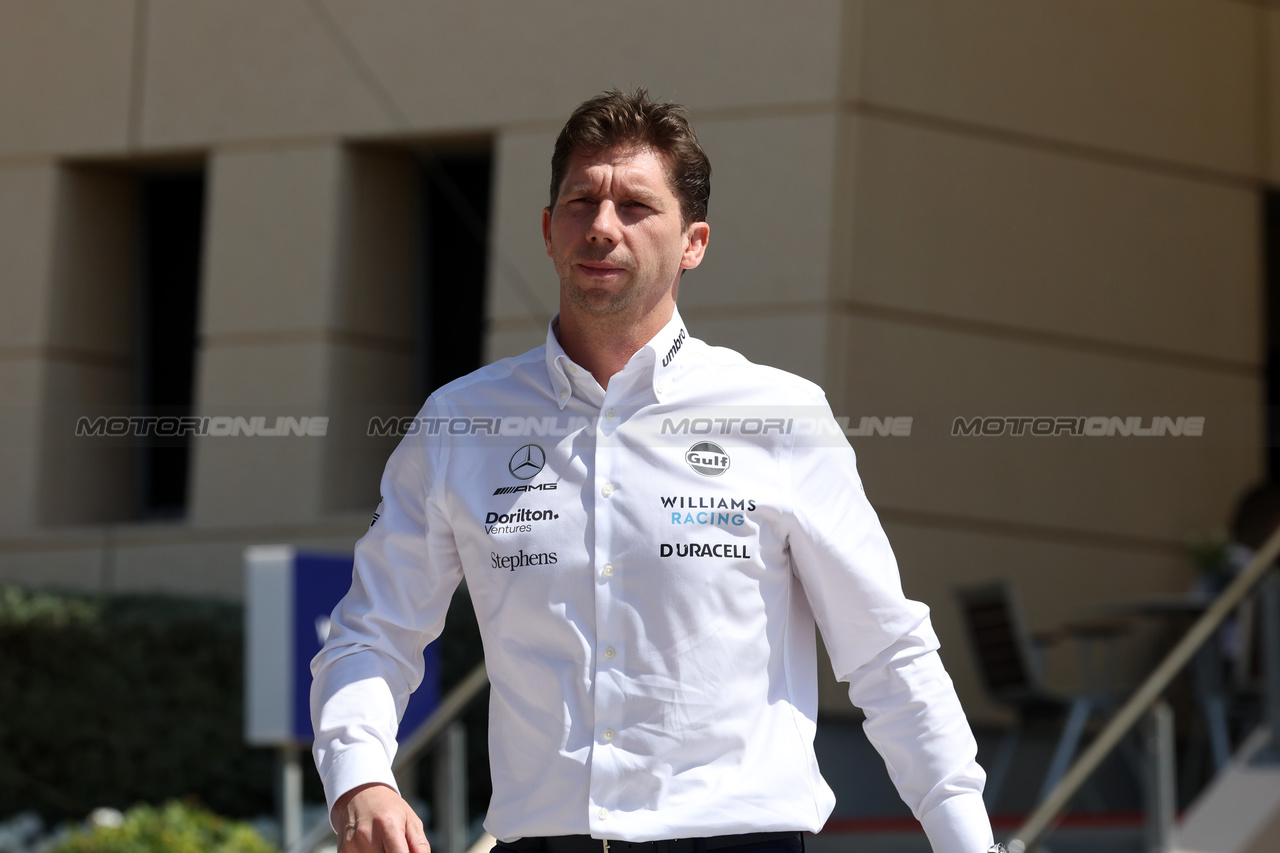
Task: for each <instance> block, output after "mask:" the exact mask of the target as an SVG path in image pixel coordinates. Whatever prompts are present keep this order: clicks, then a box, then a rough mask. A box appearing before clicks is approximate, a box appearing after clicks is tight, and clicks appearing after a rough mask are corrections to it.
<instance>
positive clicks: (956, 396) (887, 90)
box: [0, 0, 1280, 719]
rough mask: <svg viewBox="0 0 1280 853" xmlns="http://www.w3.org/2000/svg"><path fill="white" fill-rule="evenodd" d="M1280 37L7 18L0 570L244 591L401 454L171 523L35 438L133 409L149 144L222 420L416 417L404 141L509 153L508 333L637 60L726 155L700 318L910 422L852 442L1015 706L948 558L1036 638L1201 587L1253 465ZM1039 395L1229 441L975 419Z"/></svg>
mask: <svg viewBox="0 0 1280 853" xmlns="http://www.w3.org/2000/svg"><path fill="white" fill-rule="evenodd" d="M1277 45H1280V11H1278V10H1275V9H1272V8H1271V7H1270V6H1267V5H1265V4H1254V3H1249V2H1241V0H1131V2H1125V3H1117V2H1114V0H1046V2H1039V3H1032V4H1028V3H1025V2H1020V0H846V2H838V0H804V2H793V3H776V2H768V1H767V0H750V2H746V1H745V0H710V1H709V2H702V3H697V4H687V3H680V2H675V0H662V2H656V3H650V4H646V6H645V13H644V14H643V15H638V14H637V13H636V11H635V9H634V7H629V6H626V5H625V4H617V5H609V4H605V5H601V4H586V3H581V2H577V0H574V2H570V1H569V0H556V2H544V3H538V4H530V3H524V2H517V0H501V2H498V0H494V1H493V2H485V3H460V2H442V1H441V2H379V3H343V2H337V0H314V2H304V0H280V2H273V3H268V4H263V3H261V2H257V0H200V1H199V2H173V0H60V2H54V1H53V0H13V2H7V3H4V4H0V286H2V287H3V290H4V294H5V304H6V310H5V311H3V312H0V403H2V404H3V405H4V407H5V414H4V418H3V420H0V478H2V479H3V482H4V484H5V488H4V489H3V491H0V508H2V509H0V531H2V532H0V579H7V580H18V581H21V582H23V583H32V584H44V585H51V586H72V587H105V588H113V589H137V588H160V589H167V590H176V591H182V592H187V593H192V594H211V595H223V596H236V595H238V594H239V591H240V563H239V554H240V549H241V548H243V547H244V546H245V545H247V544H252V543H260V542H275V541H288V542H295V543H299V544H302V545H308V544H309V545H324V546H326V547H334V548H347V547H349V546H350V543H351V542H352V541H353V540H354V538H355V537H356V536H358V535H359V533H360V531H361V530H362V529H363V527H364V524H365V520H366V519H367V515H368V512H369V510H370V509H371V508H372V505H373V503H374V502H376V491H377V477H378V472H379V470H380V467H381V460H382V457H383V455H384V454H385V449H379V448H375V447H371V446H370V445H368V444H363V445H362V444H360V443H359V442H346V441H343V440H341V438H340V437H335V438H334V440H327V443H326V441H316V442H310V443H308V442H303V441H297V442H288V443H280V444H272V445H265V444H254V443H252V442H241V443H225V442H224V443H222V444H218V443H216V442H209V441H206V442H201V443H199V444H198V445H197V447H196V450H195V452H194V455H193V459H192V485H191V500H190V506H189V517H188V519H187V520H186V521H185V522H183V523H176V524H163V525H155V524H139V523H134V522H129V521H126V520H124V519H125V517H126V516H127V514H128V510H127V507H128V505H129V500H128V499H127V495H126V492H127V490H128V489H129V488H131V484H130V483H128V482H127V481H128V470H129V467H128V466H129V463H128V459H127V458H125V457H123V456H121V455H120V454H119V453H116V454H115V455H112V454H109V453H105V452H103V451H101V450H99V449H93V448H85V447H80V446H77V445H76V444H75V443H74V442H69V441H66V440H65V439H64V438H62V437H61V434H60V433H59V434H58V435H54V434H53V433H56V432H57V429H59V428H60V427H57V426H56V425H57V424H61V423H62V421H61V420H59V418H61V417H62V416H63V415H65V412H66V411H69V410H73V409H74V408H75V407H76V406H89V405H106V404H111V403H121V402H127V401H128V400H129V394H130V390H129V389H130V388H131V382H132V379H133V378H132V376H131V373H130V367H129V365H130V358H131V356H130V351H129V346H130V345H131V344H130V340H131V339H130V335H129V333H128V323H129V322H131V319H130V316H129V312H128V310H127V306H128V294H129V288H130V286H131V284H130V275H131V273H130V272H129V270H130V260H129V258H128V251H129V248H130V246H131V243H130V240H129V238H128V237H127V235H126V233H125V231H122V230H121V229H127V225H128V219H127V217H126V216H125V215H124V214H122V213H119V212H118V211H123V210H126V209H127V207H128V204H129V200H128V197H127V196H128V181H127V180H126V179H125V178H124V177H122V176H124V175H126V174H127V171H128V170H131V169H137V168H141V167H144V166H149V165H152V164H155V163H157V162H159V161H161V160H166V159H171V158H175V157H176V158H184V159H185V160H186V161H189V162H203V163H204V165H205V169H206V178H207V188H208V194H207V211H206V238H205V255H204V269H203V276H202V303H201V312H200V350H199V353H198V359H197V381H196V389H197V390H196V394H197V401H196V408H197V409H198V410H199V411H200V412H202V413H206V414H215V413H221V412H227V413H231V414H270V415H274V414H276V413H277V410H279V413H281V414H295V415H301V414H324V413H329V412H339V411H343V412H350V411H356V410H363V409H367V408H368V407H378V406H400V405H404V404H407V403H408V404H411V403H412V400H411V397H412V389H413V381H414V380H413V362H412V358H413V347H414V343H413V329H412V327H411V317H412V312H413V310H414V308H413V305H414V295H413V293H412V290H411V283H410V280H409V279H410V276H409V272H408V268H409V264H410V263H411V260H410V258H411V253H412V251H413V246H412V243H413V240H414V239H415V238H414V236H413V234H412V231H411V227H412V222H413V221H414V218H415V216H416V212H415V207H414V206H415V205H416V204H417V203H418V202H417V197H416V194H415V191H414V190H413V188H412V186H411V184H412V182H413V180H414V178H413V177H412V176H413V174H414V168H415V167H414V165H413V162H412V158H413V154H412V152H413V151H414V150H415V148H417V147H420V146H423V145H430V144H434V143H436V142H438V141H440V140H442V139H455V138H458V137H463V136H465V137H467V138H471V139H487V140H491V142H492V150H493V154H494V184H493V215H492V221H491V228H492V245H491V257H490V264H489V288H488V305H487V315H488V317H487V319H488V322H489V334H488V337H487V340H486V342H485V352H486V355H487V357H489V358H497V357H501V356H504V355H509V354H513V353H516V352H520V351H522V350H524V349H526V348H528V347H529V346H533V345H537V344H538V343H540V342H541V340H542V338H543V335H544V330H545V324H546V322H547V319H548V318H549V316H550V314H551V313H552V312H553V310H554V308H555V304H556V280H555V276H554V271H553V269H552V267H551V265H550V263H549V262H548V261H547V260H546V258H545V253H544V251H543V246H542V241H541V238H540V233H539V230H538V216H539V211H540V209H541V207H542V206H543V205H544V204H546V194H547V177H548V176H547V169H548V167H547V161H548V159H549V154H550V148H551V143H552V140H553V139H554V136H555V133H556V131H557V130H558V128H559V126H560V124H561V122H562V121H563V119H564V117H565V115H566V114H567V113H568V111H569V110H570V109H571V108H572V107H573V105H574V104H576V103H577V102H578V101H580V100H581V99H583V98H584V97H587V96H589V95H591V94H593V93H594V92H596V91H598V90H600V89H602V88H605V87H608V86H611V85H621V86H631V85H636V84H643V85H646V86H648V87H649V88H650V90H651V91H652V92H654V93H655V94H656V95H658V96H660V97H664V98H672V99H676V100H680V101H682V102H684V103H686V104H688V106H689V108H690V111H691V113H692V115H693V118H694V120H695V123H696V125H697V127H698V129H699V132H700V134H701V136H702V139H703V141H704V143H705V146H706V148H707V150H708V152H709V153H710V155H711V158H712V161H713V163H714V166H715V181H714V192H713V195H712V203H711V223H712V239H711V246H710V251H709V254H708V257H707V260H706V262H705V264H704V265H703V266H702V267H701V268H700V269H699V270H697V271H696V272H694V273H693V274H691V275H689V276H688V278H687V279H686V281H685V283H684V286H683V287H682V293H681V306H682V311H683V313H684V315H685V317H686V320H687V321H688V322H689V324H690V326H691V328H692V329H693V331H694V332H695V334H698V335H699V336H701V337H703V338H705V339H707V340H709V341H711V342H713V343H717V344H723V345H727V346H731V347H734V348H737V349H739V350H741V351H742V352H744V353H745V354H747V355H748V357H750V358H752V359H754V360H757V361H762V362H767V363H771V364H775V365H777V366H779V367H783V368H785V369H788V370H792V371H795V372H797V373H800V374H802V375H804V376H807V377H809V378H812V379H814V380H816V381H819V382H821V383H822V384H823V385H824V386H825V387H826V388H827V390H828V394H829V396H830V398H831V401H832V404H833V406H834V407H835V409H836V410H837V412H838V413H840V414H847V415H849V416H851V417H852V418H853V419H854V421H855V422H856V421H857V418H858V417H860V416H863V415H867V416H877V417H883V416H889V415H898V416H912V417H913V418H914V422H913V423H914V427H913V432H912V435H911V436H910V437H909V438H883V437H878V438H860V439H855V447H856V448H857V450H858V453H859V456H860V460H861V467H862V471H863V474H864V479H865V481H866V485H867V491H868V494H869V495H871V497H872V499H873V502H874V503H875V504H876V505H877V507H878V508H879V510H880V512H881V515H882V517H883V519H884V520H885V523H886V527H887V529H888V530H889V533H890V535H891V537H892V538H893V540H894V543H895V547H896V548H897V551H898V553H899V557H900V562H901V564H902V568H903V576H904V585H905V586H906V588H907V590H908V592H909V593H911V594H912V595H915V596H917V597H920V598H922V599H924V600H926V601H928V602H929V603H930V604H931V606H932V607H933V609H934V618H935V622H936V624H937V626H938V628H939V632H940V634H941V636H942V638H943V642H944V656H945V657H946V659H947V662H948V664H949V665H950V666H951V668H952V670H953V673H954V674H955V677H956V680H957V682H958V683H959V685H960V687H961V691H962V695H963V696H964V699H965V701H966V703H967V704H968V705H969V707H970V708H971V709H972V710H973V711H974V712H975V714H976V715H977V716H978V717H979V718H980V719H990V718H995V717H996V716H998V714H999V711H998V710H997V709H995V708H994V707H992V706H991V705H989V704H987V703H985V701H984V699H983V697H982V696H981V693H980V691H979V690H978V689H977V686H976V680H975V677H974V673H973V671H972V665H971V663H970V656H969V655H968V651H967V648H966V647H965V646H964V641H963V637H962V633H961V631H960V627H959V624H958V612H957V610H956V607H955V605H954V600H953V592H954V589H955V588H956V586H958V585H961V584H966V583H971V582H978V581H982V580H985V579H989V578H992V577H997V576H1003V577H1010V578H1012V579H1013V580H1014V582H1015V584H1016V586H1017V588H1018V591H1019V592H1020V594H1021V595H1022V598H1023V599H1024V602H1025V605H1026V609H1027V613H1028V617H1029V620H1030V622H1031V624H1032V627H1033V628H1048V627H1052V626H1054V625H1056V624H1059V623H1061V622H1062V621H1064V620H1067V619H1070V618H1075V617H1077V616H1079V615H1081V614H1087V613H1089V612H1091V608H1095V607H1096V606H1097V605H1099V604H1101V603H1103V602H1106V601H1109V600H1115V599H1117V598H1122V597H1125V596H1132V595H1139V594H1144V593H1151V592H1165V591H1177V590H1180V589H1182V588H1184V587H1185V586H1186V584H1187V583H1188V581H1189V567H1188V564H1187V561H1186V558H1185V555H1184V542H1185V539H1186V537H1188V536H1189V535H1192V534H1195V533H1204V532H1207V531H1209V530H1210V529H1212V528H1213V527H1215V526H1218V525H1221V524H1223V523H1224V521H1225V519H1226V517H1227V514H1228V512H1229V510H1230V507H1231V504H1232V502H1233V500H1234V498H1235V497H1236V495H1237V494H1238V493H1239V491H1240V490H1241V489H1242V488H1243V487H1244V486H1245V485H1247V484H1248V483H1250V482H1251V481H1253V480H1255V479H1256V478H1258V477H1260V476H1261V474H1262V472H1263V465H1264V458H1265V454H1264V450H1263V447H1262V438H1261V420H1260V414H1259V412H1258V410H1257V406H1258V405H1259V403H1260V402H1261V399H1262V393H1263V392H1262V386H1261V366H1262V347H1263V345H1264V341H1263V329H1262V325H1261V322H1262V315H1261V304H1262V277H1261V269H1260V264H1261V250H1262V247H1261V244H1260V239H1261V234H1260V225H1261V223H1260V221H1259V211H1260V198H1261V192H1262V191H1263V188H1264V187H1265V186H1266V185H1267V183H1268V182H1272V181H1275V180H1277V179H1278V178H1280V173H1278V172H1277V169H1280V166H1277V163H1280V156H1277V155H1280V151H1278V150H1277V148H1276V146H1277V145H1280V141H1277V140H1280V132H1277V131H1276V129H1275V122H1276V116H1277V115H1278V114H1280V110H1277V109H1276V108H1274V106H1273V103H1272V101H1273V99H1274V98H1275V97H1276V93H1277V92H1280V85H1277V82H1276V80H1274V79H1273V76H1274V75H1275V74H1278V73H1280V71H1277V69H1280V57H1277V56H1275V55H1274V54H1275V52H1276V46H1277ZM112 210H115V211H117V213H111V212H110V211H112ZM95 211H96V212H95ZM122 311H123V314H122V313H121V312H122ZM362 407H363V408H362ZM1039 413H1046V414H1052V415H1093V414H1104V415H1117V416H1125V415H1129V414H1144V415H1151V414H1169V415H1178V414H1183V415H1194V414H1200V415H1204V416H1206V417H1207V418H1208V421H1207V423H1208V427H1207V433H1206V440H1204V441H1200V442H1195V443H1193V442H1190V441H1186V442H1181V443H1179V442H1170V441H1166V442H1163V443H1159V444H1141V443H1139V442H1136V441H1133V440H1125V441H1119V440H1117V441H1111V440H1108V441H1095V440H1083V439H1082V440H1070V439H1053V440H1044V441H1040V440H1030V439H1027V440H1015V439H1000V440H991V441H981V440H976V439H961V438H953V437H951V436H950V435H949V429H948V428H949V424H950V421H951V419H952V418H954V417H957V416H969V417H972V416H975V415H982V414H993V415H1025V414H1039ZM51 425H54V426H51ZM1062 675H1063V676H1064V678H1065V679H1067V680H1070V679H1071V678H1072V677H1074V674H1073V673H1072V672H1071V668H1070V667H1069V666H1066V667H1065V668H1064V670H1063V672H1062ZM833 693H834V691H833V690H832V689H831V685H829V686H828V693H827V697H828V698H827V700H825V701H827V702H829V707H830V708H832V709H836V708H840V707H842V705H841V702H840V700H839V699H838V697H837V698H836V699H835V700H832V699H831V696H832V695H833Z"/></svg>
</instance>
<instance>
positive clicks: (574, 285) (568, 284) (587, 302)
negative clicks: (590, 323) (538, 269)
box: [556, 253, 640, 317]
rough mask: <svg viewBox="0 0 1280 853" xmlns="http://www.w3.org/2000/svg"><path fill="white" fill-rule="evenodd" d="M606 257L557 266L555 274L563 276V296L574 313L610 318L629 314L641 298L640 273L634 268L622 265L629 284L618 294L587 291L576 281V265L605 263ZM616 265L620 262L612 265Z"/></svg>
mask: <svg viewBox="0 0 1280 853" xmlns="http://www.w3.org/2000/svg"><path fill="white" fill-rule="evenodd" d="M606 258H607V253H605V254H601V255H600V256H599V257H591V256H578V257H575V258H570V259H569V260H567V261H564V262H557V263H556V271H557V272H558V273H559V275H560V292H561V293H562V294H564V297H565V299H566V301H567V302H568V303H569V304H570V305H572V306H573V307H574V308H575V309H578V310H580V311H583V312H584V313H587V314H595V315H597V316H602V317H607V316H612V315H617V314H623V313H626V311H627V310H628V309H629V308H631V307H632V306H633V305H635V304H636V302H637V301H638V300H639V298H640V289H639V287H638V280H637V270H636V269H635V267H634V265H633V264H619V266H621V267H622V268H623V269H625V270H626V275H627V280H626V281H625V282H623V284H622V286H621V287H620V288H618V289H617V290H611V289H608V288H604V287H598V288H591V289H588V288H587V287H584V286H583V285H582V284H580V283H579V282H578V281H577V280H576V279H575V273H576V272H577V270H576V269H575V267H574V265H575V264H577V263H580V262H583V261H586V262H596V263H598V262H601V261H604V260H606ZM610 263H617V259H615V260H613V261H610Z"/></svg>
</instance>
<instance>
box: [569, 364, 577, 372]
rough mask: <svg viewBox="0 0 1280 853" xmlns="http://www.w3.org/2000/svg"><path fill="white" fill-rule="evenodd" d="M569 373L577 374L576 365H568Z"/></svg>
mask: <svg viewBox="0 0 1280 853" xmlns="http://www.w3.org/2000/svg"><path fill="white" fill-rule="evenodd" d="M569 372H570V373H577V372H578V365H576V364H571V365H569Z"/></svg>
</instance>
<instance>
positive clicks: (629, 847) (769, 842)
mask: <svg viewBox="0 0 1280 853" xmlns="http://www.w3.org/2000/svg"><path fill="white" fill-rule="evenodd" d="M605 849H606V848H605V842H604V841H602V840H601V839H599V838H591V837H590V836H587V835H561V836H554V837H549V838H518V839H516V840H515V841H512V842H509V843H503V842H501V841H499V842H498V844H497V846H495V847H494V848H493V851H492V853H605ZM608 853H804V835H803V833H800V832H789V833H780V832H770V833H747V834H745V835H741V836H733V835H718V836H715V837H714V838H677V839H673V840H671V841H642V842H632V841H610V842H609V846H608Z"/></svg>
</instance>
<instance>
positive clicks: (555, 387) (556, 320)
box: [546, 308, 689, 409]
mask: <svg viewBox="0 0 1280 853" xmlns="http://www.w3.org/2000/svg"><path fill="white" fill-rule="evenodd" d="M559 327H560V315H559V314H557V315H556V316H554V317H552V318H551V322H550V323H548V324H547V346H546V351H547V355H546V359H547V376H548V377H549V378H550V380H551V390H552V393H553V394H554V395H555V398H556V405H558V406H559V407H560V408H561V409H563V408H564V407H565V406H566V405H568V403H569V398H570V397H572V396H573V389H574V384H573V381H572V380H571V379H570V377H569V374H570V371H571V370H574V369H576V370H583V368H581V367H578V365H576V364H574V362H573V359H571V358H569V356H568V355H567V354H566V353H565V351H564V347H562V346H560V339H559V338H558V337H556V330H557V329H559ZM688 341H689V332H688V330H687V329H686V328H685V325H684V320H682V319H681V318H680V309H678V308H676V309H673V310H672V312H671V319H670V320H669V321H667V324H666V325H665V326H663V327H662V328H661V329H660V330H658V333H657V334H656V335H654V336H653V337H652V338H650V339H649V342H648V343H646V344H645V345H644V346H642V347H641V348H640V349H639V350H637V351H636V353H635V355H633V356H631V358H630V359H629V360H628V361H627V365H626V367H624V368H623V372H626V371H629V370H632V369H635V368H638V367H642V366H644V365H646V364H648V365H651V366H652V370H651V371H650V380H649V381H650V385H651V388H652V390H653V395H654V397H655V398H656V399H657V400H658V401H659V402H661V401H662V397H663V395H664V394H665V393H667V391H668V390H669V386H670V385H671V384H672V382H673V381H674V379H675V376H676V373H677V372H678V370H679V369H680V367H681V366H682V365H681V364H680V362H681V359H680V351H681V349H683V348H684V346H685V345H686V344H687V343H688Z"/></svg>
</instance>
